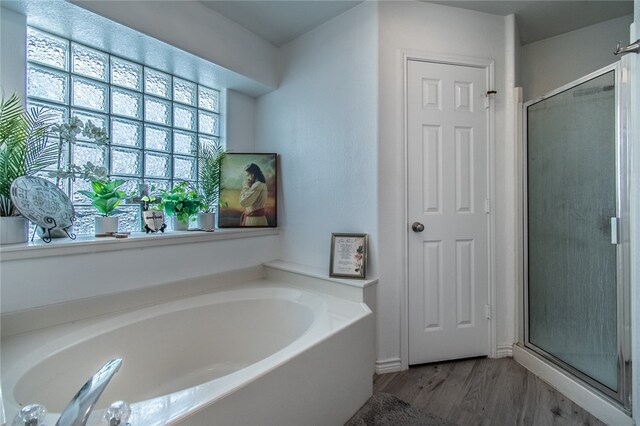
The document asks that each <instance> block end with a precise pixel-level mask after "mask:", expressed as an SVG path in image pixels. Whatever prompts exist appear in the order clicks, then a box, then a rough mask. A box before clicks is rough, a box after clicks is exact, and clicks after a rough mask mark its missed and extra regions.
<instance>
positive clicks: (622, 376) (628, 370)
mask: <svg viewBox="0 0 640 426" xmlns="http://www.w3.org/2000/svg"><path fill="white" fill-rule="evenodd" d="M608 72H613V73H614V75H615V91H614V94H615V118H614V120H615V136H614V137H615V141H614V143H615V168H616V198H615V200H616V213H617V217H619V218H620V219H621V225H620V230H619V234H620V235H619V239H620V241H621V243H619V244H617V245H616V288H617V305H616V308H617V316H618V319H617V321H618V324H617V334H618V343H617V349H618V385H619V389H618V392H613V391H611V390H610V389H608V388H606V387H605V386H604V385H602V384H600V383H599V382H597V381H596V380H594V379H592V378H591V377H589V376H587V375H586V374H584V373H582V372H581V371H579V370H577V369H576V368H574V367H572V366H570V365H569V364H567V363H565V362H563V361H560V360H559V359H558V358H556V357H554V356H553V355H551V354H549V353H547V352H545V351H544V350H542V349H541V348H538V347H534V346H532V345H530V344H529V321H528V317H529V300H528V299H529V297H528V295H529V262H528V259H529V249H528V247H529V245H528V244H529V241H528V233H527V227H528V219H529V218H528V210H527V142H528V141H527V108H528V107H529V106H531V105H533V104H536V103H538V102H540V101H543V100H545V99H547V98H550V97H552V96H555V95H557V94H559V93H562V92H564V91H566V90H569V89H571V88H573V87H575V86H577V85H579V84H582V83H585V82H587V81H589V80H593V79H594V78H596V77H599V76H601V75H603V74H606V73H608ZM628 75H629V64H628V62H627V59H626V58H624V57H623V58H621V60H619V61H616V62H614V63H613V64H610V65H607V66H605V67H602V68H600V69H598V70H596V71H594V72H591V73H589V74H587V75H585V76H583V77H580V78H578V79H576V80H573V81H571V82H569V83H567V84H564V85H562V86H560V87H558V88H556V89H554V90H552V91H550V92H547V93H545V94H544V95H542V96H539V97H537V98H534V99H531V100H529V101H527V102H525V103H523V104H522V111H521V114H522V134H521V137H520V139H521V142H520V144H521V147H520V150H521V158H520V161H521V164H520V170H521V182H520V183H521V188H520V191H521V194H522V197H521V199H520V202H521V206H520V208H521V209H522V214H521V217H522V224H521V226H522V229H521V231H520V232H521V233H522V240H521V241H522V243H521V244H522V247H521V250H522V251H521V253H522V282H521V286H522V288H521V290H520V300H519V305H520V310H521V311H520V318H519V323H520V325H519V333H518V334H519V336H518V344H519V345H520V346H522V347H523V348H525V349H526V350H529V351H530V352H533V353H535V354H536V355H538V356H540V357H542V358H544V359H545V360H547V361H549V362H551V363H553V364H555V365H558V366H560V367H561V368H563V369H564V370H565V371H567V372H569V373H571V374H572V375H573V376H574V377H575V378H577V379H578V380H580V381H582V382H584V383H586V384H587V385H589V386H590V387H591V388H592V389H594V390H596V391H597V392H599V393H600V394H602V395H603V396H604V397H605V398H607V399H609V400H610V401H611V402H613V403H614V404H615V405H618V406H619V407H621V408H622V409H623V410H625V411H626V412H627V413H630V412H631V410H630V408H631V406H630V400H629V394H630V392H631V381H632V368H633V366H632V362H631V361H632V360H631V326H632V323H631V309H630V297H631V296H630V295H631V278H630V272H631V263H630V262H631V258H630V238H631V233H630V226H629V224H630V222H631V218H630V199H631V192H630V182H629V176H630V169H631V151H630V143H629V133H628V130H629V120H630V119H631V117H630V116H629V111H628V108H629V103H630V99H629V96H630V90H629V77H628Z"/></svg>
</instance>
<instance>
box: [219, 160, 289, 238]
mask: <svg viewBox="0 0 640 426" xmlns="http://www.w3.org/2000/svg"><path fill="white" fill-rule="evenodd" d="M277 161H278V155H277V154H260V153H227V155H226V156H225V158H224V159H223V160H222V166H221V168H220V197H219V205H218V226H219V227H220V228H273V227H276V226H278V211H277V210H278V198H277V187H278V185H277Z"/></svg>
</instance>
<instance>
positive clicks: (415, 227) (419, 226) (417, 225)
mask: <svg viewBox="0 0 640 426" xmlns="http://www.w3.org/2000/svg"><path fill="white" fill-rule="evenodd" d="M411 229H412V230H413V232H422V231H424V225H423V224H421V223H420V222H413V223H412V224H411Z"/></svg>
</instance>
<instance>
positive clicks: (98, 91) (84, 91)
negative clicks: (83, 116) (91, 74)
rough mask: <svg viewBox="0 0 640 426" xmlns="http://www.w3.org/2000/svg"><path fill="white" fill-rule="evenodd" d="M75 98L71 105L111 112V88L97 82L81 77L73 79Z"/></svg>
mask: <svg viewBox="0 0 640 426" xmlns="http://www.w3.org/2000/svg"><path fill="white" fill-rule="evenodd" d="M71 80H72V81H73V98H72V99H71V105H73V106H77V107H82V108H90V109H95V110H98V111H103V112H108V111H109V86H107V85H106V84H103V83H98V82H97V81H93V80H89V79H86V78H80V77H75V76H74V77H71Z"/></svg>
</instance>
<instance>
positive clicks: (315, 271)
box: [263, 260, 378, 288]
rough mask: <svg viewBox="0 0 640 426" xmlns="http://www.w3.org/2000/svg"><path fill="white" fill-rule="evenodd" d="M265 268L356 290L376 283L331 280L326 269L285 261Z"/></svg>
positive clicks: (372, 280)
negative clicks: (355, 288)
mask: <svg viewBox="0 0 640 426" xmlns="http://www.w3.org/2000/svg"><path fill="white" fill-rule="evenodd" d="M263 265H264V266H265V267H267V268H273V269H278V270H280V271H286V272H292V273H294V274H300V275H306V276H308V277H312V278H319V279H321V280H325V281H331V282H334V283H338V284H344V285H348V286H352V287H358V288H367V287H369V286H371V285H373V284H377V283H378V279H377V278H370V279H364V280H358V279H342V278H333V277H330V276H329V272H328V268H327V270H326V271H325V270H323V269H321V268H316V267H313V266H308V265H301V264H299V263H293V262H287V261H285V260H274V261H271V262H266V263H264V264H263Z"/></svg>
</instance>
